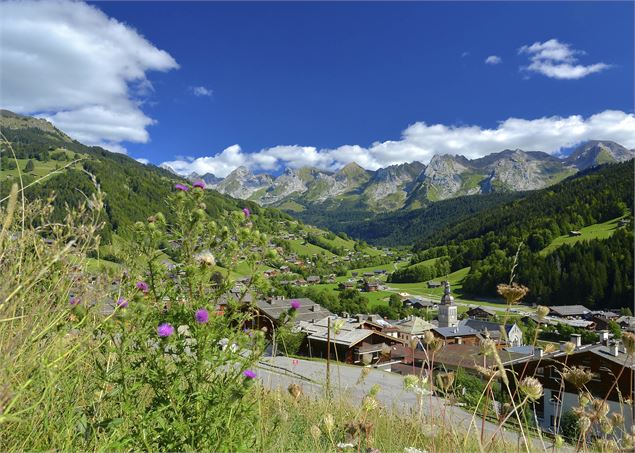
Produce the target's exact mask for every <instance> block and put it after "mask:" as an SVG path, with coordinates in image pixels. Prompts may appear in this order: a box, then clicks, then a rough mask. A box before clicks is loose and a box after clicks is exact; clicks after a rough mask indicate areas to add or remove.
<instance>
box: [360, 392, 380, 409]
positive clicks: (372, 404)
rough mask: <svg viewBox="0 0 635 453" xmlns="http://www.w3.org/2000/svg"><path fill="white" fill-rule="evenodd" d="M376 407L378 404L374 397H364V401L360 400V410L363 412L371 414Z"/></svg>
mask: <svg viewBox="0 0 635 453" xmlns="http://www.w3.org/2000/svg"><path fill="white" fill-rule="evenodd" d="M378 407H379V403H378V402H377V400H376V399H375V398H374V397H372V396H370V395H366V396H365V397H364V399H363V400H362V410H363V411H364V412H372V411H374V410H375V409H377V408H378Z"/></svg>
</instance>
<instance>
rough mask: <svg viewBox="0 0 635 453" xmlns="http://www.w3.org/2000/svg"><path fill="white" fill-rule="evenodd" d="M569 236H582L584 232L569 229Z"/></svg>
mask: <svg viewBox="0 0 635 453" xmlns="http://www.w3.org/2000/svg"><path fill="white" fill-rule="evenodd" d="M569 236H570V237H574V236H582V233H580V232H579V231H575V230H571V231H569Z"/></svg>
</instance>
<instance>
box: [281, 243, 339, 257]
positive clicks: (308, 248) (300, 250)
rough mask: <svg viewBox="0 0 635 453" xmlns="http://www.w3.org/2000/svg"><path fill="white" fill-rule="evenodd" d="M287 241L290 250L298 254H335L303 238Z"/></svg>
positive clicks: (329, 255)
mask: <svg viewBox="0 0 635 453" xmlns="http://www.w3.org/2000/svg"><path fill="white" fill-rule="evenodd" d="M289 243H290V244H291V250H292V251H293V253H296V254H298V255H299V256H312V255H314V254H318V255H320V254H325V255H326V256H328V257H331V256H335V255H334V254H333V253H331V252H330V251H328V250H325V249H323V248H322V247H318V246H317V245H313V244H309V243H308V242H305V241H304V240H303V239H293V240H291V241H289Z"/></svg>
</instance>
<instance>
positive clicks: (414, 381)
mask: <svg viewBox="0 0 635 453" xmlns="http://www.w3.org/2000/svg"><path fill="white" fill-rule="evenodd" d="M418 385H419V378H418V377H417V376H415V375H414V374H408V375H407V376H406V377H404V378H403V388H404V390H412V389H414V388H416V387H417V386H418Z"/></svg>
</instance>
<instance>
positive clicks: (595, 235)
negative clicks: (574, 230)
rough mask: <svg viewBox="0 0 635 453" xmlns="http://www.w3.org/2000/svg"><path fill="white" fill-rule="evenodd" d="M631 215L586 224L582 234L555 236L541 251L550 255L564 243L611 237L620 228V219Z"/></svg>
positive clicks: (571, 243) (581, 231)
mask: <svg viewBox="0 0 635 453" xmlns="http://www.w3.org/2000/svg"><path fill="white" fill-rule="evenodd" d="M628 217H629V216H623V217H618V218H616V219H612V220H609V221H607V222H604V223H596V224H593V225H589V226H586V227H584V228H581V229H580V230H579V231H580V233H582V234H581V235H580V236H569V235H564V236H559V237H557V238H555V239H554V240H553V241H552V242H551V244H549V245H548V246H547V247H545V248H544V249H542V250H541V251H540V254H541V255H548V254H549V253H551V252H553V251H554V250H555V249H557V248H558V247H560V246H561V245H564V244H569V245H573V244H575V243H576V242H580V241H589V240H591V239H607V238H608V237H610V236H611V235H612V234H613V233H614V232H615V231H616V230H617V229H618V228H619V226H618V222H619V220H620V219H623V218H628Z"/></svg>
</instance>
